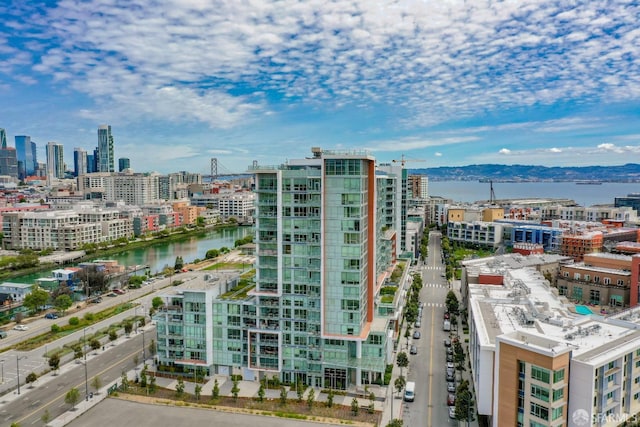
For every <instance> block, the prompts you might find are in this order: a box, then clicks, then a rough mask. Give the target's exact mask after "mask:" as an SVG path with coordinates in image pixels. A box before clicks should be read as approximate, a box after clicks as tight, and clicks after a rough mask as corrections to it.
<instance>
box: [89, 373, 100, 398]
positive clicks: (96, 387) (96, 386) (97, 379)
mask: <svg viewBox="0 0 640 427" xmlns="http://www.w3.org/2000/svg"><path fill="white" fill-rule="evenodd" d="M91 387H93V389H94V390H95V391H96V394H98V390H100V388H101V387H102V379H101V378H100V375H96V376H95V377H93V379H92V380H91Z"/></svg>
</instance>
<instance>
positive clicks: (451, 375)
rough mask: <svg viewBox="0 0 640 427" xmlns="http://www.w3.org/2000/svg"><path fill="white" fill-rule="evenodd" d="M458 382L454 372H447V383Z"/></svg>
mask: <svg viewBox="0 0 640 427" xmlns="http://www.w3.org/2000/svg"><path fill="white" fill-rule="evenodd" d="M455 380H456V376H455V374H454V373H453V372H447V382H453V381H455Z"/></svg>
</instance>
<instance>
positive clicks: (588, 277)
mask: <svg viewBox="0 0 640 427" xmlns="http://www.w3.org/2000/svg"><path fill="white" fill-rule="evenodd" d="M589 279H591V276H590V275H588V274H585V275H584V281H585V282H588V281H589Z"/></svg>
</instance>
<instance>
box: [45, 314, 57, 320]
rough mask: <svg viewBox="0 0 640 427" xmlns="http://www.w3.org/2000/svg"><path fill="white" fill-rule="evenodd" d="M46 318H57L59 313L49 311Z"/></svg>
mask: <svg viewBox="0 0 640 427" xmlns="http://www.w3.org/2000/svg"><path fill="white" fill-rule="evenodd" d="M44 318H45V319H57V318H58V315H57V314H55V313H47V314H45V315H44Z"/></svg>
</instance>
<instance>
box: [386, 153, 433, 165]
mask: <svg viewBox="0 0 640 427" xmlns="http://www.w3.org/2000/svg"><path fill="white" fill-rule="evenodd" d="M391 161H392V162H393V163H398V162H400V164H401V165H402V167H403V168H404V164H405V163H406V162H426V160H424V159H408V158H406V157H405V156H404V154H403V155H402V156H400V160H391Z"/></svg>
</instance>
